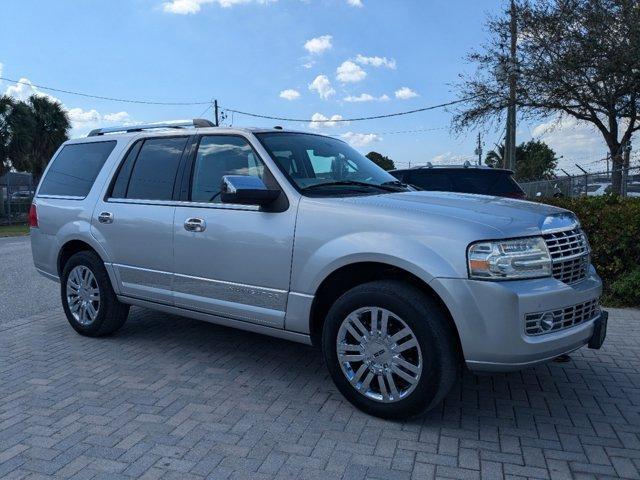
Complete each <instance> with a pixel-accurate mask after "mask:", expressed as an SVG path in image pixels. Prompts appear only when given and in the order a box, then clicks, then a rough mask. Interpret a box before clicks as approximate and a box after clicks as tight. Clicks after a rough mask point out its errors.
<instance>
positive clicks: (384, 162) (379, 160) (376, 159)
mask: <svg viewBox="0 0 640 480" xmlns="http://www.w3.org/2000/svg"><path fill="white" fill-rule="evenodd" d="M366 157H367V158H368V159H369V160H371V161H372V162H373V163H375V164H376V165H378V166H379V167H380V168H382V169H384V170H393V169H394V168H396V166H395V164H394V163H393V160H391V159H390V158H389V157H386V156H384V155H382V154H381V153H378V152H369V153H367V155H366Z"/></svg>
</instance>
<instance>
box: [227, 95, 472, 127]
mask: <svg viewBox="0 0 640 480" xmlns="http://www.w3.org/2000/svg"><path fill="white" fill-rule="evenodd" d="M472 98H475V97H468V98H461V99H459V100H453V101H451V102H446V103H440V104H438V105H431V106H429V107H423V108H416V109H414V110H406V111H404V112H396V113H387V114H385V115H373V116H371V117H356V118H339V119H331V118H327V119H324V120H313V119H308V118H287V117H275V116H270V115H262V114H259V113H250V112H243V111H241V110H235V109H233V108H225V110H226V111H227V112H233V113H237V114H239V115H246V116H248V117H254V118H264V119H267V120H280V121H282V122H302V123H327V122H332V123H344V122H361V121H364V120H379V119H381V118H391V117H400V116H403V115H411V114H412V113H419V112H426V111H428V110H435V109H438V108H444V107H449V106H451V105H456V104H458V103H463V102H468V101H469V100H471V99H472Z"/></svg>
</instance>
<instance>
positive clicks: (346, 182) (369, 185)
mask: <svg viewBox="0 0 640 480" xmlns="http://www.w3.org/2000/svg"><path fill="white" fill-rule="evenodd" d="M341 185H346V186H352V187H367V188H377V189H378V190H384V191H385V192H396V191H397V188H396V187H393V186H391V185H385V184H376V183H367V182H358V181H356V180H336V181H335V182H323V183H316V184H314V185H307V186H306V187H302V188H301V190H311V189H314V188H321V187H334V186H341Z"/></svg>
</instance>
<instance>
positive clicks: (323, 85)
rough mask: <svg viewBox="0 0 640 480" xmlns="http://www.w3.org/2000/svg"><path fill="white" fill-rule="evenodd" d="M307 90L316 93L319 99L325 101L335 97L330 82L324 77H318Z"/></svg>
mask: <svg viewBox="0 0 640 480" xmlns="http://www.w3.org/2000/svg"><path fill="white" fill-rule="evenodd" d="M309 90H311V91H312V92H313V91H316V92H318V95H320V98H322V99H323V100H326V99H327V98H329V97H330V96H332V95H335V93H336V91H335V90H334V89H333V87H332V86H331V81H330V80H329V77H327V76H326V75H318V76H317V77H316V78H315V80H314V81H313V82H311V83H310V84H309Z"/></svg>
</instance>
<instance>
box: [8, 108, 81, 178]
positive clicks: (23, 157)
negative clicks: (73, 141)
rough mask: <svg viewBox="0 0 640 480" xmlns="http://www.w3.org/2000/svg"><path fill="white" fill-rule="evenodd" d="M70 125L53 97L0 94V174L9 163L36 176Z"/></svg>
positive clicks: (45, 164) (65, 136) (43, 167)
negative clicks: (18, 98) (25, 99)
mask: <svg viewBox="0 0 640 480" xmlns="http://www.w3.org/2000/svg"><path fill="white" fill-rule="evenodd" d="M70 128H71V123H70V121H69V116H68V115H67V112H66V111H65V110H64V108H63V107H62V105H61V104H60V103H58V102H56V101H55V100H51V99H50V98H48V97H44V96H38V95H32V96H31V97H30V98H29V99H28V100H27V101H25V102H22V101H16V100H14V99H12V98H10V97H7V96H2V97H0V174H1V173H2V170H3V168H4V170H7V169H8V168H10V167H11V168H14V169H16V170H20V171H26V172H31V173H32V174H33V175H34V177H35V178H36V180H37V179H39V178H40V177H41V176H42V172H43V171H44V169H45V167H46V166H47V163H48V162H49V160H51V157H52V156H53V154H54V153H55V151H56V150H57V149H58V147H59V146H60V145H61V144H62V143H63V142H65V141H66V140H67V139H68V138H69V137H68V135H67V132H68V131H69V129H70Z"/></svg>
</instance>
